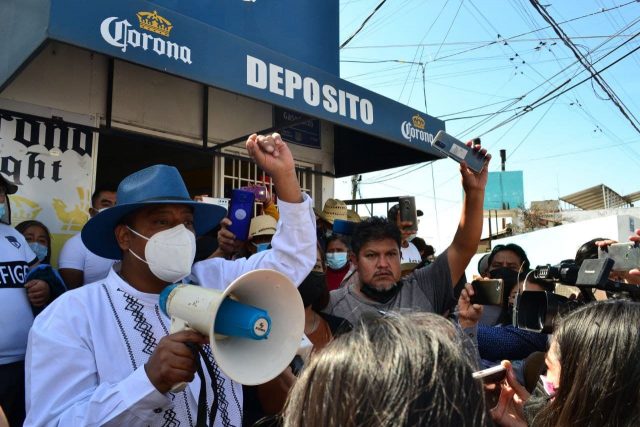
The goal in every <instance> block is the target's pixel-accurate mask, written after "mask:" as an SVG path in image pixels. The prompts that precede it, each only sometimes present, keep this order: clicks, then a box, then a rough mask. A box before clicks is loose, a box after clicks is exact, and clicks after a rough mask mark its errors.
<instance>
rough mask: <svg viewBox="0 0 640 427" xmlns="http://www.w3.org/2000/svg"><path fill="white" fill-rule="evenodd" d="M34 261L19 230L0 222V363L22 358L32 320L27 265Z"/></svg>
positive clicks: (34, 257)
mask: <svg viewBox="0 0 640 427" xmlns="http://www.w3.org/2000/svg"><path fill="white" fill-rule="evenodd" d="M36 261H37V259H36V255H35V254H34V253H33V251H32V250H31V248H30V247H29V245H28V244H27V241H26V240H25V239H24V237H23V236H22V234H20V233H19V232H18V231H17V230H16V229H15V228H13V227H11V226H9V225H6V224H2V223H0V331H2V333H0V365H6V364H9V363H13V362H19V361H20V360H24V355H25V352H26V350H27V336H28V335H29V329H30V328H31V325H32V324H33V312H32V311H31V304H30V303H29V300H28V299H27V290H26V289H25V288H24V284H25V279H26V278H27V274H28V273H29V265H31V264H33V263H35V262H36Z"/></svg>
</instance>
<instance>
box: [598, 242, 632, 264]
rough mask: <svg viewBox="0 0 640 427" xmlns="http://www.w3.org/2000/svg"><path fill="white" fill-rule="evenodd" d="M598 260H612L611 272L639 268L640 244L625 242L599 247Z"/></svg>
mask: <svg viewBox="0 0 640 427" xmlns="http://www.w3.org/2000/svg"><path fill="white" fill-rule="evenodd" d="M598 258H599V259H602V258H611V259H613V261H614V264H613V269H612V270H613V271H629V270H633V269H635V268H640V244H639V243H638V242H626V243H614V244H612V245H609V246H599V247H598Z"/></svg>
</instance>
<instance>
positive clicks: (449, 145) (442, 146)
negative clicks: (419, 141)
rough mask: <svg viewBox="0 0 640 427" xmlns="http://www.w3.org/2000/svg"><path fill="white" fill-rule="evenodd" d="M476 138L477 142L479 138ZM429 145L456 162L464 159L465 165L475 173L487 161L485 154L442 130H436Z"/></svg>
mask: <svg viewBox="0 0 640 427" xmlns="http://www.w3.org/2000/svg"><path fill="white" fill-rule="evenodd" d="M476 139H477V140H478V143H479V138H476ZM474 141H475V140H474ZM431 146H432V147H434V148H435V149H437V150H438V151H440V152H441V153H442V154H444V155H445V156H447V157H450V158H452V159H453V160H455V161H456V162H458V163H461V162H463V161H464V162H465V163H466V164H467V167H468V168H469V169H471V170H472V171H474V172H475V173H480V172H481V171H482V168H483V167H484V165H485V163H486V162H487V161H488V157H487V155H486V154H482V153H481V152H480V151H478V150H474V149H473V148H472V147H469V146H468V145H467V144H465V143H464V142H462V141H460V140H459V139H457V138H454V137H453V136H451V135H449V134H448V133H446V132H445V131H442V130H441V131H438V133H437V134H436V137H435V138H433V141H432V142H431Z"/></svg>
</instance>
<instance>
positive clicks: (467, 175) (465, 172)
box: [460, 140, 491, 194]
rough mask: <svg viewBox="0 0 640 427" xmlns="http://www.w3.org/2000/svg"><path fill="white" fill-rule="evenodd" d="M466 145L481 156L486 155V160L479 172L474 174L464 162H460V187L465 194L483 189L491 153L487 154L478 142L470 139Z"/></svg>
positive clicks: (487, 175)
mask: <svg viewBox="0 0 640 427" xmlns="http://www.w3.org/2000/svg"><path fill="white" fill-rule="evenodd" d="M478 141H479V140H478ZM467 147H469V148H471V149H472V150H473V151H476V152H479V153H480V154H481V155H483V156H486V158H487V160H486V162H485V164H484V167H483V168H482V171H480V173H479V174H476V173H475V172H474V171H472V170H471V169H469V168H468V167H467V164H466V162H461V163H460V174H461V175H462V188H464V191H465V193H467V194H470V193H471V192H473V191H478V190H480V191H484V189H485V187H486V186H487V179H488V177H489V162H490V161H491V154H487V150H486V149H484V148H482V147H481V145H480V144H474V143H473V142H472V141H468V142H467Z"/></svg>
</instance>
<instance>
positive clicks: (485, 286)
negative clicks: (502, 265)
mask: <svg viewBox="0 0 640 427" xmlns="http://www.w3.org/2000/svg"><path fill="white" fill-rule="evenodd" d="M471 286H472V287H473V292H474V295H473V296H472V297H471V303H472V304H479V305H498V306H499V305H502V301H503V293H504V283H503V281H502V279H476V280H474V281H473V282H471Z"/></svg>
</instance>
